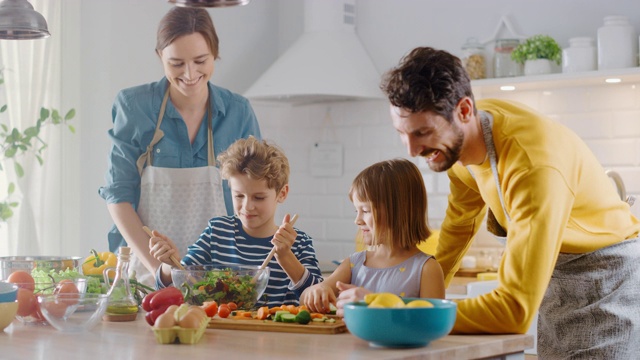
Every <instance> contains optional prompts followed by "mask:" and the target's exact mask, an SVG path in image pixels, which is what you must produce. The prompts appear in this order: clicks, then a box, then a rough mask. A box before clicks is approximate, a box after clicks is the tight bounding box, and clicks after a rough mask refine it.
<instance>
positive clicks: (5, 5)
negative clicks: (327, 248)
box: [0, 0, 51, 40]
mask: <svg viewBox="0 0 640 360" xmlns="http://www.w3.org/2000/svg"><path fill="white" fill-rule="evenodd" d="M49 36H51V34H49V30H48V29H47V21H46V20H45V19H44V16H42V14H40V13H39V12H37V11H35V10H34V9H33V6H32V5H31V4H30V3H29V2H28V1H27V0H2V1H0V39H2V40H30V39H44V38H48V37H49Z"/></svg>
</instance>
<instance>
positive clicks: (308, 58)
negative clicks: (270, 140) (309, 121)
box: [244, 0, 384, 105]
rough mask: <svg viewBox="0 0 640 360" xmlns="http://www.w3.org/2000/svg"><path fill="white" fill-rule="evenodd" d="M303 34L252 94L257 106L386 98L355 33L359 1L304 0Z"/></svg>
mask: <svg viewBox="0 0 640 360" xmlns="http://www.w3.org/2000/svg"><path fill="white" fill-rule="evenodd" d="M304 17H305V18H304V20H305V22H304V33H303V34H302V36H301V37H300V38H299V39H298V40H297V41H296V42H295V43H294V44H293V45H292V46H291V47H290V48H289V49H287V50H286V51H285V52H284V54H282V55H281V56H280V57H279V58H278V59H277V60H276V62H275V63H274V64H273V65H271V67H269V69H268V70H267V71H266V72H265V73H264V74H263V75H262V76H260V78H258V80H257V81H256V82H255V83H254V84H253V85H252V86H251V87H250V88H249V90H247V92H246V93H245V94H244V96H245V97H247V98H249V99H251V100H252V101H258V102H277V103H285V104H290V105H305V104H312V103H320V102H329V101H345V100H361V99H383V98H384V96H383V94H382V91H381V90H380V89H379V83H380V73H378V71H377V70H376V68H375V66H374V65H373V62H372V61H371V59H370V58H369V55H368V54H367V52H366V51H365V49H364V47H363V46H362V44H361V43H360V39H359V38H358V36H357V34H356V31H355V3H354V0H305V3H304Z"/></svg>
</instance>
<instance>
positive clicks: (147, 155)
mask: <svg viewBox="0 0 640 360" xmlns="http://www.w3.org/2000/svg"><path fill="white" fill-rule="evenodd" d="M168 99H169V87H168V86H167V91H165V93H164V98H163V99H162V105H161V106H160V114H159V115H158V123H157V124H156V130H155V131H154V132H153V139H151V142H150V143H149V145H148V146H147V151H145V152H144V153H142V155H140V157H139V158H138V161H136V166H137V167H138V173H139V174H140V176H142V170H143V169H144V165H145V163H146V164H149V165H151V164H153V147H154V146H155V145H156V144H157V143H158V142H159V141H160V139H162V138H163V137H164V132H163V131H162V130H160V124H162V118H164V111H165V109H166V108H167V100H168Z"/></svg>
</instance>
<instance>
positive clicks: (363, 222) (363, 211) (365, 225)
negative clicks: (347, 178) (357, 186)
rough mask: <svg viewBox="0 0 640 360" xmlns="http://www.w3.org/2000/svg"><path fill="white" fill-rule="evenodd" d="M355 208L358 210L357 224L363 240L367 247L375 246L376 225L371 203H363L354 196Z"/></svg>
mask: <svg viewBox="0 0 640 360" xmlns="http://www.w3.org/2000/svg"><path fill="white" fill-rule="evenodd" d="M353 206H355V208H356V219H355V221H354V222H355V223H356V225H358V227H359V228H360V230H361V231H362V240H363V241H364V243H365V245H372V244H373V235H374V231H375V224H374V223H373V213H372V212H371V203H369V202H363V201H361V200H360V199H358V197H357V196H356V195H355V194H354V195H353Z"/></svg>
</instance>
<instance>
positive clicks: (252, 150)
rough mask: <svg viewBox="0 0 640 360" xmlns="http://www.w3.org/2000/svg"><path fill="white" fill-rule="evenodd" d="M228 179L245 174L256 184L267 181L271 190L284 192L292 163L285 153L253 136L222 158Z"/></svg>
mask: <svg viewBox="0 0 640 360" xmlns="http://www.w3.org/2000/svg"><path fill="white" fill-rule="evenodd" d="M218 162H219V163H220V172H221V173H222V177H223V178H224V179H227V180H228V179H229V177H231V176H233V175H239V174H245V175H248V176H249V178H251V179H253V180H266V181H267V186H268V187H269V189H275V190H276V191H280V190H281V189H282V188H283V187H284V186H285V185H286V184H287V183H289V160H288V159H287V157H286V156H285V154H284V152H283V151H282V149H280V148H279V147H278V146H277V145H275V144H271V143H268V142H267V141H266V140H258V139H256V138H255V137H253V136H249V138H247V139H239V140H237V141H236V142H234V143H233V144H231V145H230V146H229V147H228V148H227V150H226V151H225V152H223V153H221V154H220V155H218Z"/></svg>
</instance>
